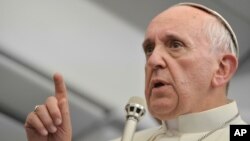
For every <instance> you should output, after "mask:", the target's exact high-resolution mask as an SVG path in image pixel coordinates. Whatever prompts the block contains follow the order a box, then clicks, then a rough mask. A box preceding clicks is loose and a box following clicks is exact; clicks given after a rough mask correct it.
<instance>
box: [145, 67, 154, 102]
mask: <svg viewBox="0 0 250 141" xmlns="http://www.w3.org/2000/svg"><path fill="white" fill-rule="evenodd" d="M151 74H152V72H151V71H150V69H149V68H148V67H147V66H146V65H145V86H144V93H145V97H146V100H147V103H148V102H149V95H150V78H151Z"/></svg>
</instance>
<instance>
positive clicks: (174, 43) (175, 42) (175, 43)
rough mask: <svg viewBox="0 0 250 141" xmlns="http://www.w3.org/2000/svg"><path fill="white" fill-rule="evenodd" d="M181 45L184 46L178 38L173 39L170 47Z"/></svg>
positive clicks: (175, 47)
mask: <svg viewBox="0 0 250 141" xmlns="http://www.w3.org/2000/svg"><path fill="white" fill-rule="evenodd" d="M180 47H183V44H182V42H180V41H176V40H174V41H171V43H170V48H174V49H177V48H180Z"/></svg>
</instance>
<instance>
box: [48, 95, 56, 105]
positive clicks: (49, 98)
mask: <svg viewBox="0 0 250 141" xmlns="http://www.w3.org/2000/svg"><path fill="white" fill-rule="evenodd" d="M55 101H56V98H55V96H50V97H48V98H47V99H46V104H48V103H51V102H52V103H53V102H55Z"/></svg>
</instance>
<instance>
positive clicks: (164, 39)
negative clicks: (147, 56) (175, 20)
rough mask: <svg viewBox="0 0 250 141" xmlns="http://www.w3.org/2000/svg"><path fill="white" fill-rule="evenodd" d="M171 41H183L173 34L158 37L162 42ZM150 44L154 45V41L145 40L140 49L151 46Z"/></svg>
mask: <svg viewBox="0 0 250 141" xmlns="http://www.w3.org/2000/svg"><path fill="white" fill-rule="evenodd" d="M173 39H176V40H180V41H185V40H184V39H183V38H181V37H180V36H178V35H176V34H175V33H164V35H163V36H162V37H160V40H161V41H163V42H165V41H166V40H173ZM152 44H154V41H153V40H152V39H150V38H146V39H145V40H144V41H143V43H142V47H143V48H145V47H146V46H148V45H152Z"/></svg>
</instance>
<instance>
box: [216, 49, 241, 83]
mask: <svg viewBox="0 0 250 141" xmlns="http://www.w3.org/2000/svg"><path fill="white" fill-rule="evenodd" d="M237 68H238V60H237V58H236V57H235V56H234V55H231V54H226V55H224V56H223V57H222V58H221V60H219V66H218V69H217V70H216V72H215V74H214V77H213V80H212V85H213V86H214V87H220V86H223V85H226V84H227V83H228V82H229V81H230V79H231V78H232V76H233V75H234V73H235V72H236V70H237Z"/></svg>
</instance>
